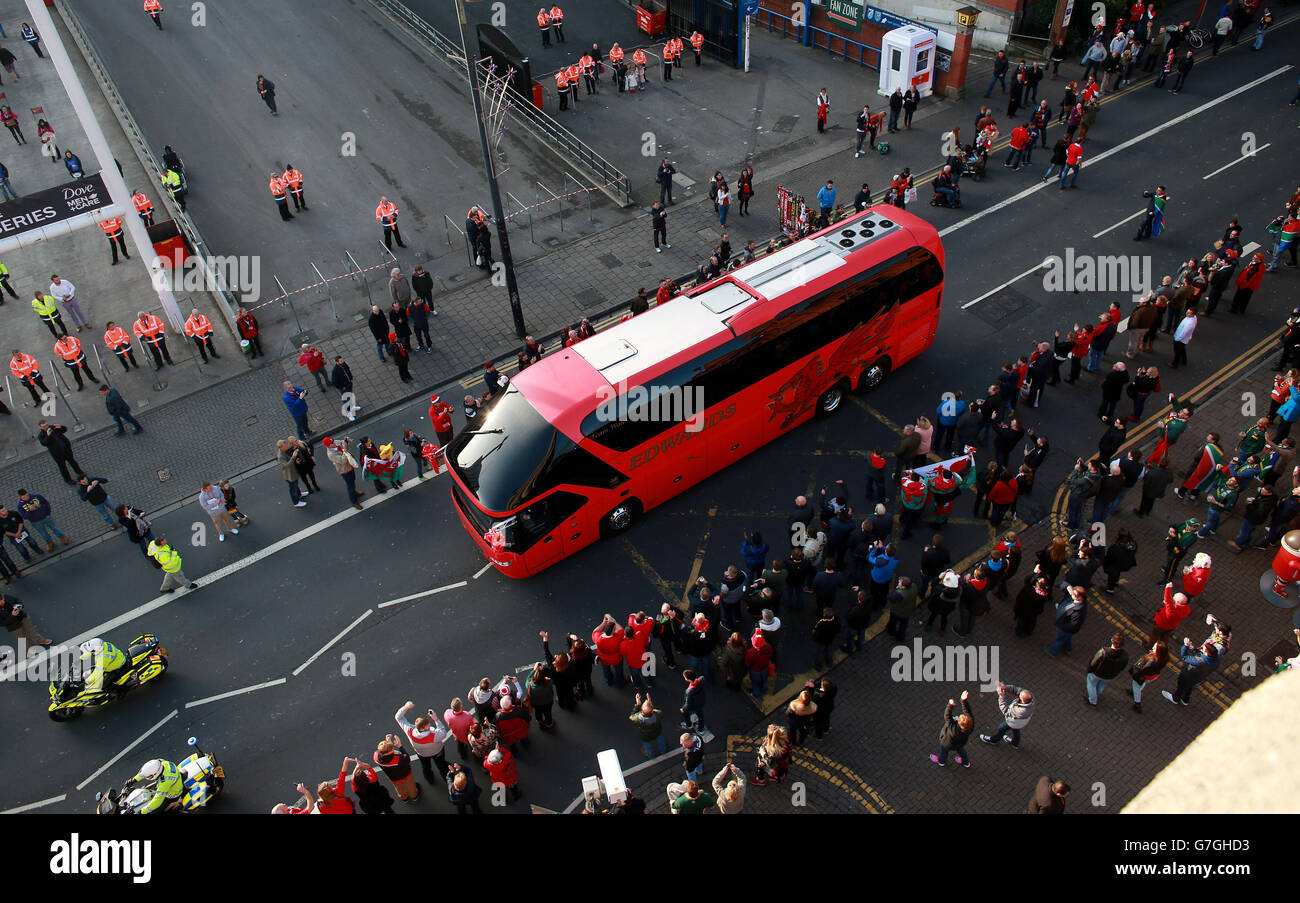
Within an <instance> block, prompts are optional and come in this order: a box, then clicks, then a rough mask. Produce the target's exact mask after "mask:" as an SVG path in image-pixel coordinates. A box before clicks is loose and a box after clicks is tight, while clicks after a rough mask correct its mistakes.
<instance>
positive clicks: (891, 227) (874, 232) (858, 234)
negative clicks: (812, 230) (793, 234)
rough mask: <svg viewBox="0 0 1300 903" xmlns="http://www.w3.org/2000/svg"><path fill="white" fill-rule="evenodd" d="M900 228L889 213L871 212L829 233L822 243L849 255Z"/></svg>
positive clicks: (823, 237) (822, 239)
mask: <svg viewBox="0 0 1300 903" xmlns="http://www.w3.org/2000/svg"><path fill="white" fill-rule="evenodd" d="M899 228H901V227H900V226H899V225H898V223H896V222H894V221H893V220H892V219H890V218H889V213H888V211H883V212H882V211H880V210H869V211H867V213H866V215H865V216H863V217H862V218H861V219H858V220H854V221H853V222H851V223H846V224H845V225H844V226H841V227H840V228H838V229H834V230H833V231H831V232H828V233H827V234H826V235H824V236H822V238H821V239H820V241H821V242H822V243H823V244H824V245H825V246H827V247H829V248H834V249H835V250H836V251H838V252H839V253H841V254H847V253H849V252H851V251H856V250H858V249H859V248H861V247H863V246H864V245H866V244H867V243H868V242H871V241H874V240H876V239H877V238H880V237H881V236H883V235H887V234H889V233H890V232H894V231H896V230H898V229H899Z"/></svg>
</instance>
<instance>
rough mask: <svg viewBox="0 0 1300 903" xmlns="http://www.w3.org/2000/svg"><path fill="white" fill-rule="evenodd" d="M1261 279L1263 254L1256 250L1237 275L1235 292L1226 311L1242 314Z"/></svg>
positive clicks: (1262, 279)
mask: <svg viewBox="0 0 1300 903" xmlns="http://www.w3.org/2000/svg"><path fill="white" fill-rule="evenodd" d="M1263 281H1264V254H1263V252H1262V251H1256V252H1255V256H1254V257H1252V258H1251V259H1250V263H1248V264H1247V265H1246V268H1245V269H1244V270H1242V271H1241V272H1240V273H1239V274H1238V275H1237V293H1236V294H1235V295H1233V296H1232V306H1231V307H1229V308H1228V312H1229V313H1234V314H1244V313H1245V312H1246V305H1247V304H1249V303H1250V296H1251V295H1253V294H1255V292H1257V291H1259V286H1260V283H1261V282H1263Z"/></svg>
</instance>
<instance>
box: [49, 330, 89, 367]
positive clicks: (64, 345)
mask: <svg viewBox="0 0 1300 903" xmlns="http://www.w3.org/2000/svg"><path fill="white" fill-rule="evenodd" d="M54 353H55V354H57V355H58V356H59V357H61V358H63V359H64V360H65V361H66V362H68V363H69V364H75V363H78V362H80V361H82V360H85V357H86V356H85V355H84V354H82V353H81V340H80V339H78V338H77V337H76V336H70V335H65V336H64V337H63V338H61V339H59V340H58V341H57V342H55V343H54Z"/></svg>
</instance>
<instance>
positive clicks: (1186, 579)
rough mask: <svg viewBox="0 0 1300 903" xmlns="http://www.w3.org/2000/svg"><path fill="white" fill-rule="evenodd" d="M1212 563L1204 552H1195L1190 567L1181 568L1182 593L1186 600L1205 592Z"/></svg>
mask: <svg viewBox="0 0 1300 903" xmlns="http://www.w3.org/2000/svg"><path fill="white" fill-rule="evenodd" d="M1213 564H1214V562H1213V561H1211V560H1210V556H1209V555H1206V554H1205V553H1204V552H1197V553H1196V557H1195V558H1193V559H1192V564H1191V566H1190V567H1185V568H1183V592H1185V593H1186V594H1187V597H1188V599H1189V600H1190V599H1195V598H1196V597H1197V596H1199V595H1200V594H1201V593H1203V592H1205V584H1206V583H1208V582H1209V580H1210V568H1211V567H1212V566H1213Z"/></svg>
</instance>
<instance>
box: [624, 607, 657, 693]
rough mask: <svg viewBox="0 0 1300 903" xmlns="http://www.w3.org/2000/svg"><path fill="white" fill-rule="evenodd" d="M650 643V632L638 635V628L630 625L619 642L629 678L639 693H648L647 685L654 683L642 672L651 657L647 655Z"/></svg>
mask: <svg viewBox="0 0 1300 903" xmlns="http://www.w3.org/2000/svg"><path fill="white" fill-rule="evenodd" d="M649 642H650V635H649V632H648V631H647V632H645V633H644V635H643V634H640V633H637V630H636V628H635V627H634V626H633V625H631V624H628V626H626V627H624V628H623V638H622V639H621V640H620V641H619V644H618V651H619V653H620V654H622V656H623V661H624V663H625V664H626V665H627V673H628V677H629V678H630V679H631V681H632V686H634V687H636V689H637V692H640V693H644V692H646V684H647V683H653V678H648V677H647V676H646V675H645V674H643V673H642V672H641V669H642V668H644V667H645V663H646V661H648V660H649V656H648V655H647V654H646V644H647V643H649Z"/></svg>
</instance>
